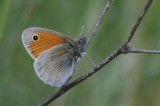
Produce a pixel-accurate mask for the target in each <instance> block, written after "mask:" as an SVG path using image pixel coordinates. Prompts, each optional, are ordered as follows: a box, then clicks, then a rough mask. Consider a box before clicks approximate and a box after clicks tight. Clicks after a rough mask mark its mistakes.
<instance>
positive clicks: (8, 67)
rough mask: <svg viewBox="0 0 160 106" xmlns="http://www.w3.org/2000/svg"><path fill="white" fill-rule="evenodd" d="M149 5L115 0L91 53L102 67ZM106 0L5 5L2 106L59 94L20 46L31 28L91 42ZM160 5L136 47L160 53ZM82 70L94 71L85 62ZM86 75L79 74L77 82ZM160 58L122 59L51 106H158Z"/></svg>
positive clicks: (6, 1) (0, 50)
mask: <svg viewBox="0 0 160 106" xmlns="http://www.w3.org/2000/svg"><path fill="white" fill-rule="evenodd" d="M146 1H147V0H114V2H113V3H112V6H111V8H110V10H109V12H108V13H107V15H106V16H105V17H104V20H103V23H102V25H101V27H100V28H99V30H98V32H97V33H96V37H95V38H94V39H93V40H92V42H91V44H90V46H89V47H88V49H87V53H88V55H89V56H90V57H91V58H92V60H93V62H94V63H98V62H100V61H101V60H103V59H104V58H105V57H107V56H108V55H109V54H110V53H112V52H113V51H114V50H115V49H117V48H118V47H119V46H120V44H122V42H123V41H124V40H125V39H126V37H127V36H128V33H129V31H130V29H131V27H132V25H133V23H134V22H135V20H136V17H137V16H138V15H139V14H140V13H141V11H142V8H143V7H144V5H145V4H146ZM105 3H106V0H0V106H36V105H38V104H39V103H41V102H42V101H43V100H44V99H46V98H47V97H48V96H50V95H52V94H53V93H54V92H56V91H57V90H58V88H56V87H50V86H49V85H46V84H44V83H43V82H42V81H41V80H39V79H38V77H37V75H36V74H35V72H34V69H33V60H32V59H31V57H30V56H29V55H28V54H27V52H26V50H25V49H24V47H23V45H22V41H21V34H22V31H23V30H24V29H26V28H28V27H33V26H34V27H45V28H48V29H53V30H55V31H58V32H61V33H64V34H67V35H70V36H71V37H72V38H78V37H79V33H80V31H81V28H82V26H83V25H84V30H83V34H84V35H86V36H89V33H90V31H91V30H92V29H93V27H94V25H95V24H96V21H97V19H98V17H99V15H100V13H101V10H102V9H103V7H104V5H105ZM159 4H160V1H159V0H155V1H154V2H153V4H152V6H151V8H150V9H149V11H148V13H147V15H146V16H145V18H144V20H143V21H142V24H141V25H140V27H139V29H138V30H137V32H136V35H135V36H134V38H133V40H132V44H133V47H135V48H143V49H155V50H158V49H160V13H159ZM80 67H81V69H83V70H84V71H85V72H87V71H89V69H91V68H93V66H92V65H91V64H90V62H89V61H88V59H87V58H86V57H84V58H82V59H81V62H80ZM81 75H82V72H81V70H80V69H79V68H77V69H76V71H75V73H74V76H73V78H72V80H73V79H75V78H77V77H79V76H81ZM159 105H160V55H153V54H124V55H120V56H119V57H118V58H116V59H115V60H114V61H112V62H111V63H110V64H108V65H107V66H105V67H104V68H103V69H101V70H100V71H99V72H98V73H96V74H95V75H93V76H92V77H90V78H89V79H87V80H86V81H84V82H82V83H81V84H79V85H78V86H76V87H74V88H73V89H71V90H70V91H68V92H67V93H65V94H64V95H63V96H61V97H59V98H58V99H57V100H55V101H54V102H52V103H51V104H50V105H49V106H159Z"/></svg>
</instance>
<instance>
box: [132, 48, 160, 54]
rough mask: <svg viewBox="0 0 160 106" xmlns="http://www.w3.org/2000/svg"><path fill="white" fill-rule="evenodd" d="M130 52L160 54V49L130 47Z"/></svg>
mask: <svg viewBox="0 0 160 106" xmlns="http://www.w3.org/2000/svg"><path fill="white" fill-rule="evenodd" d="M129 53H149V54H160V50H144V49H130V50H129Z"/></svg>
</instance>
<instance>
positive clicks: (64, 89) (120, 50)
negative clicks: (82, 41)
mask: <svg viewBox="0 0 160 106" xmlns="http://www.w3.org/2000/svg"><path fill="white" fill-rule="evenodd" d="M152 1H153V0H148V2H147V4H146V6H145V8H144V10H143V12H142V14H141V15H140V16H139V17H138V19H137V21H136V24H135V25H134V26H133V27H132V29H131V32H130V35H129V37H128V39H127V40H126V41H125V42H124V44H123V45H122V46H120V47H119V48H118V49H117V50H115V51H114V52H113V53H112V54H111V55H110V56H108V57H107V58H106V59H104V60H103V61H102V62H100V63H99V64H98V65H96V67H95V68H94V69H92V70H91V71H89V72H88V73H87V74H85V75H84V76H81V77H79V78H78V79H76V80H74V81H72V82H70V83H69V84H67V85H65V86H63V87H61V88H60V89H59V90H58V91H57V92H56V93H54V94H53V95H52V96H50V97H48V98H47V99H46V100H45V101H44V102H42V103H41V104H40V105H39V106H47V105H48V104H49V103H51V102H52V101H54V100H55V99H56V98H58V97H59V96H61V95H62V94H64V93H65V92H67V91H68V90H70V89H71V88H73V87H75V86H76V85H77V84H79V83H81V82H82V81H84V80H86V79H87V78H89V77H90V76H91V75H93V74H94V73H96V72H97V71H99V70H100V69H101V68H103V67H104V66H105V65H107V64H108V63H110V62H111V61H112V60H113V59H115V58H116V57H117V56H119V55H120V54H122V53H123V50H128V47H129V46H128V45H129V42H130V41H131V39H132V38H133V36H134V33H135V31H136V30H137V28H138V26H139V24H140V22H141V20H142V19H143V16H144V15H145V13H146V12H147V10H148V8H149V6H150V5H151V3H152ZM108 2H109V4H110V3H111V2H112V0H108ZM108 2H107V4H108ZM109 4H108V5H106V6H105V8H106V10H107V9H108V8H109ZM106 10H103V11H104V12H102V15H101V16H100V17H102V18H103V16H104V14H105V12H106ZM102 18H99V21H98V23H97V24H96V27H95V28H94V30H93V32H92V37H91V39H92V38H93V36H94V34H95V33H96V31H97V29H98V27H99V25H100V23H101V20H102ZM91 39H90V40H91ZM90 40H89V42H90ZM88 44H89V43H88Z"/></svg>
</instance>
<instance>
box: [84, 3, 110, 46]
mask: <svg viewBox="0 0 160 106" xmlns="http://www.w3.org/2000/svg"><path fill="white" fill-rule="evenodd" d="M112 1H113V0H108V1H107V4H106V5H105V7H104V9H103V11H102V13H101V15H100V16H99V19H98V21H97V24H96V26H95V27H94V29H93V30H92V32H91V35H90V38H89V39H88V42H87V46H88V45H89V43H90V42H91V40H92V38H93V37H94V36H95V33H96V32H97V30H98V28H99V26H100V24H101V22H102V19H103V17H104V15H105V13H106V12H107V10H108V9H109V7H110V4H111V3H112Z"/></svg>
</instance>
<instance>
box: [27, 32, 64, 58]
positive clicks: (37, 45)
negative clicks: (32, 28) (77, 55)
mask: <svg viewBox="0 0 160 106" xmlns="http://www.w3.org/2000/svg"><path fill="white" fill-rule="evenodd" d="M36 34H37V35H38V40H37V41H33V40H32V41H31V43H30V50H31V52H32V53H33V55H34V56H35V57H38V56H39V55H40V54H41V53H42V52H43V51H45V50H48V49H50V48H52V47H54V46H56V45H59V44H62V43H65V42H66V41H67V39H66V38H65V37H62V36H59V35H57V34H54V33H51V32H37V33H36Z"/></svg>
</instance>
